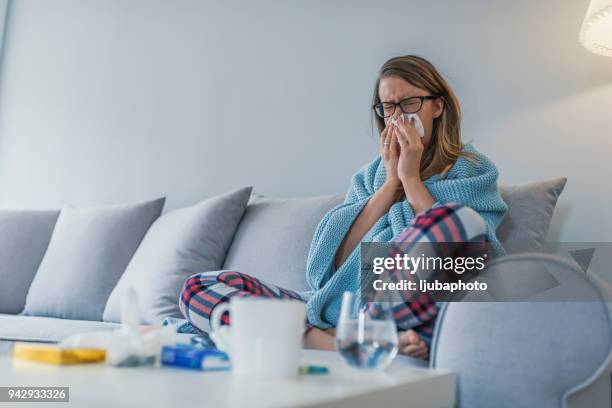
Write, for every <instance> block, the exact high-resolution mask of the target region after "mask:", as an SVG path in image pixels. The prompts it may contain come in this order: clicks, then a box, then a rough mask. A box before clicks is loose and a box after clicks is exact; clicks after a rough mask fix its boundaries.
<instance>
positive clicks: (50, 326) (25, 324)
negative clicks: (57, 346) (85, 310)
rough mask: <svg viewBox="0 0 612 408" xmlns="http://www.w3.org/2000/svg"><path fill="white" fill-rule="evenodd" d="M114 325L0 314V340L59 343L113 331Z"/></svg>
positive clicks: (115, 326) (116, 325)
mask: <svg viewBox="0 0 612 408" xmlns="http://www.w3.org/2000/svg"><path fill="white" fill-rule="evenodd" d="M119 327H120V325H118V324H116V323H105V322H95V321H90V320H70V319H58V318H55V317H39V316H15V315H2V314H0V339H2V340H19V341H43V342H53V341H60V340H63V339H64V338H66V337H68V336H72V335H73V334H77V333H86V332H92V331H103V330H114V329H117V328H119Z"/></svg>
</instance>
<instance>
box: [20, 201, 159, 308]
mask: <svg viewBox="0 0 612 408" xmlns="http://www.w3.org/2000/svg"><path fill="white" fill-rule="evenodd" d="M164 201H165V199H164V198H160V199H157V200H153V201H147V202H142V203H137V204H126V205H116V206H108V207H91V208H73V207H71V206H64V208H63V209H62V212H61V213H60V216H59V219H58V220H57V224H56V225H55V229H54V231H53V235H52V237H51V242H50V243H49V247H48V249H47V253H46V254H45V256H44V258H43V260H42V263H41V264H40V267H39V268H38V272H37V273H36V276H35V277H34V280H33V281H32V285H31V286H30V290H29V291H28V295H27V299H26V305H25V309H24V314H27V315H36V316H52V317H61V318H65V319H80V320H101V319H102V313H103V311H104V306H105V305H106V301H107V299H108V296H109V295H110V293H111V291H112V290H113V288H114V287H115V285H116V284H117V281H118V280H119V278H120V277H121V274H122V273H123V271H124V270H125V268H126V266H127V265H128V263H129V261H130V259H131V258H132V255H133V254H134V252H135V251H136V249H137V248H138V245H139V244H140V242H141V241H142V238H143V237H144V236H145V234H146V232H147V230H148V229H149V227H150V226H151V224H153V222H154V221H155V220H156V219H157V218H158V217H159V215H160V214H161V211H162V209H163V206H164Z"/></svg>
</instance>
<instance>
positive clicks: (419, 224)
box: [393, 203, 487, 345]
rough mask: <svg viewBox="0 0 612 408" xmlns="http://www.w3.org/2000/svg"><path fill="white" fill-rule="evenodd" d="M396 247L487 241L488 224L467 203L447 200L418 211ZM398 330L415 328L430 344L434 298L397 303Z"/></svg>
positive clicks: (435, 314)
mask: <svg viewBox="0 0 612 408" xmlns="http://www.w3.org/2000/svg"><path fill="white" fill-rule="evenodd" d="M394 242H396V243H397V245H396V250H398V251H401V252H402V253H409V252H410V251H411V249H412V248H413V247H415V246H416V245H417V244H419V243H425V242H428V243H438V242H455V243H462V242H472V243H481V244H482V243H486V242H487V225H486V223H485V222H484V220H483V219H482V217H481V216H480V215H479V214H478V213H477V212H476V211H474V210H472V209H471V208H469V207H466V206H463V205H461V204H457V203H449V204H444V205H440V206H437V207H433V208H430V209H429V210H426V211H423V212H421V213H419V214H417V215H416V216H415V217H414V219H413V221H412V223H411V224H410V225H409V226H408V227H407V228H406V229H405V230H404V231H403V232H402V233H401V234H400V235H399V236H398V237H397V238H396V239H394ZM393 312H394V317H395V321H396V323H397V327H398V329H400V330H408V329H413V330H415V331H416V332H417V333H418V334H419V336H421V338H423V340H425V342H426V343H427V344H428V345H429V344H430V342H431V338H432V335H433V328H434V325H435V319H436V316H437V314H438V307H437V305H436V303H435V302H434V301H431V300H429V299H425V298H423V299H420V301H414V300H408V301H406V302H404V303H398V304H396V305H395V306H394V309H393Z"/></svg>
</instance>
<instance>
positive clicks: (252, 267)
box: [223, 194, 344, 291]
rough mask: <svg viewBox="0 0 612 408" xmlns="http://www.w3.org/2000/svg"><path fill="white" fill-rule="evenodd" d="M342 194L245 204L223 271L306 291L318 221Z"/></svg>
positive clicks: (259, 200) (336, 203)
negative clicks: (309, 251)
mask: <svg viewBox="0 0 612 408" xmlns="http://www.w3.org/2000/svg"><path fill="white" fill-rule="evenodd" d="M343 200H344V195H343V194H338V195H326V196H318V197H307V198H292V199H273V198H264V197H261V196H255V197H254V198H253V199H252V201H251V202H250V203H249V205H248V207H247V209H246V211H245V213H244V215H243V217H242V221H241V222H240V225H239V226H238V230H237V231H236V235H235V236H234V240H233V242H232V246H231V247H230V249H229V251H228V254H227V257H226V259H225V263H224V265H223V269H231V270H235V271H239V272H244V273H247V274H249V275H252V276H255V277H257V278H260V279H262V280H264V281H267V282H269V283H274V284H276V285H279V286H281V287H284V288H287V289H292V290H297V291H301V290H307V289H308V284H307V283H306V259H307V256H308V250H309V248H310V243H311V240H312V236H313V234H314V231H315V228H316V227H317V225H318V224H319V221H321V218H323V216H324V215H325V213H327V212H328V211H329V210H331V209H332V208H333V207H335V206H336V205H338V204H340V203H342V201H343Z"/></svg>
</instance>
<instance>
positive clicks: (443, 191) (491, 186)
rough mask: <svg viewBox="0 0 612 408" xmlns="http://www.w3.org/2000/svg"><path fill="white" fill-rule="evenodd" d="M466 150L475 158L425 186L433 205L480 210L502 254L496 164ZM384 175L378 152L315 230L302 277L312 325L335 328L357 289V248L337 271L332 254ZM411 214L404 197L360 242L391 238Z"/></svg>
mask: <svg viewBox="0 0 612 408" xmlns="http://www.w3.org/2000/svg"><path fill="white" fill-rule="evenodd" d="M464 151H467V152H471V153H473V155H474V158H475V161H471V160H469V159H465V158H459V159H458V160H457V161H456V162H455V164H454V165H453V167H452V168H451V169H450V170H449V172H448V173H447V174H446V175H445V176H444V177H440V176H439V175H435V176H433V177H431V178H429V179H427V180H425V182H424V183H425V186H426V187H427V189H428V190H429V192H430V193H431V195H432V196H433V198H434V199H435V200H436V202H437V203H440V204H444V203H448V202H456V203H460V204H463V205H466V206H468V207H470V208H472V209H474V210H475V211H476V212H478V213H479V214H480V215H481V216H482V218H483V219H484V220H485V222H486V223H487V227H488V238H489V241H490V243H491V245H492V251H493V254H494V255H496V256H499V255H503V254H504V253H505V251H504V249H503V247H502V246H501V244H500V243H499V241H498V240H497V237H496V236H495V230H496V229H497V226H498V225H499V223H500V222H501V220H502V219H503V217H504V215H505V214H506V211H507V208H508V207H507V206H506V204H505V203H504V201H503V200H502V198H501V196H500V194H499V192H498V190H497V176H498V171H497V168H496V167H495V165H494V164H493V163H492V162H491V161H490V160H489V159H488V158H487V157H486V156H484V155H483V154H482V153H480V152H478V151H477V150H476V149H475V148H474V147H473V146H471V145H470V144H466V145H465V146H464ZM385 179H386V171H385V166H384V163H383V162H382V158H381V157H380V156H378V157H377V158H376V159H374V161H372V162H371V163H369V164H367V165H366V166H364V167H363V168H361V169H360V170H359V171H357V173H355V174H354V175H353V177H352V179H351V185H350V187H349V190H348V193H347V195H346V198H345V200H344V203H342V204H340V205H338V206H336V207H334V208H332V209H331V210H330V211H329V212H328V213H327V214H326V215H325V216H324V217H323V219H322V220H321V222H320V223H319V225H318V227H317V229H316V231H315V233H314V236H313V240H312V244H311V246H310V252H309V253H308V260H307V265H306V279H307V281H308V284H309V285H310V288H311V292H309V293H308V294H307V296H308V304H307V313H308V320H309V321H310V323H311V324H313V325H315V326H318V327H321V328H328V327H332V326H336V322H337V321H338V315H339V312H340V302H341V298H342V294H343V293H344V292H345V291H351V292H353V293H356V292H357V291H358V290H359V280H360V258H361V253H360V252H361V251H360V246H359V245H358V246H357V248H355V250H354V251H353V252H352V253H351V255H349V257H348V258H347V259H346V260H345V262H344V263H343V264H342V265H341V266H340V268H339V269H338V270H334V269H335V268H334V258H335V256H336V251H337V250H338V247H339V246H340V244H341V242H342V240H343V239H344V236H345V235H346V233H347V232H348V230H349V228H350V226H351V224H352V223H353V221H354V220H355V218H356V217H357V215H358V214H359V213H360V212H361V210H362V208H363V207H364V206H365V204H366V203H367V201H368V199H369V198H370V197H371V196H372V195H373V194H374V192H375V191H376V190H378V189H379V188H380V187H381V186H382V185H383V183H384V182H385ZM413 217H414V212H413V210H412V207H411V206H410V204H409V203H408V201H407V200H406V199H403V200H402V201H399V202H397V203H395V204H393V205H392V206H391V208H390V209H389V211H388V213H387V214H385V215H384V216H382V217H381V218H380V219H379V220H378V221H377V222H376V223H375V224H374V226H373V227H372V228H371V229H370V231H369V232H368V233H367V234H366V235H365V236H364V237H363V239H362V241H365V242H389V241H392V240H393V238H394V237H395V236H398V235H399V234H400V233H401V232H402V231H403V230H404V229H405V228H406V227H407V226H408V225H409V224H410V222H411V220H412V219H413Z"/></svg>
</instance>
